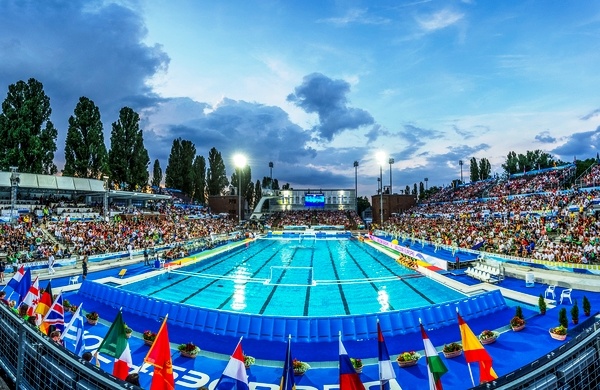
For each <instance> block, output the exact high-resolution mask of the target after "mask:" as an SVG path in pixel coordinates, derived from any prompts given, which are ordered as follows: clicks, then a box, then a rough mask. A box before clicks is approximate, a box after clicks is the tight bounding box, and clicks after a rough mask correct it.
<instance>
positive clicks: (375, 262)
mask: <svg viewBox="0 0 600 390" xmlns="http://www.w3.org/2000/svg"><path fill="white" fill-rule="evenodd" d="M123 289H124V290H127V291H131V292H135V293H137V294H141V295H144V296H147V297H150V298H157V299H162V300H167V301H171V302H176V303H184V304H188V305H192V306H196V307H202V308H208V309H217V310H220V311H229V312H236V313H247V314H259V315H276V316H288V317H331V316H343V315H357V314H370V313H382V312H390V311H397V310H407V309H411V308H417V307H425V306H430V305H434V304H439V303H443V302H447V301H452V300H456V299H461V298H464V297H465V296H464V295H463V294H461V293H459V292H457V291H455V290H452V289H449V288H447V287H445V286H443V285H441V284H439V283H436V282H434V281H432V280H430V279H428V278H425V277H423V276H422V275H421V274H419V273H417V272H415V271H413V270H411V269H409V268H406V267H404V266H402V265H400V264H398V263H396V261H395V260H394V259H392V258H390V257H388V256H386V255H384V254H382V253H381V252H379V251H377V250H376V249H374V248H372V247H371V246H369V245H367V244H364V243H361V242H358V241H357V240H354V239H327V240H320V239H313V240H310V239H309V240H300V239H259V240H256V241H253V242H248V243H247V244H246V245H245V246H240V247H238V248H236V249H232V250H230V251H228V252H226V253H222V254H219V255H216V256H214V257H211V258H209V259H206V260H202V261H200V262H197V263H195V264H192V265H189V266H186V267H182V268H180V269H178V270H174V271H172V272H169V273H168V274H162V275H158V276H155V277H152V278H149V279H145V280H143V281H140V282H136V283H132V284H128V285H126V286H123Z"/></svg>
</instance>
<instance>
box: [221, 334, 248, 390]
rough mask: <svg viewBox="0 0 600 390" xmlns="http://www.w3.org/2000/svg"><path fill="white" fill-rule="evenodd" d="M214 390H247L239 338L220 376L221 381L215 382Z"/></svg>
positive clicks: (246, 377)
mask: <svg viewBox="0 0 600 390" xmlns="http://www.w3.org/2000/svg"><path fill="white" fill-rule="evenodd" d="M215 390H248V374H246V367H245V366H244V352H243V351H242V339H241V338H240V341H239V342H238V344H237V346H236V347H235V351H233V355H231V359H229V363H227V366H226V367H225V370H224V371H223V375H221V379H219V382H217V384H216V386H215Z"/></svg>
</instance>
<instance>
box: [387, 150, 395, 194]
mask: <svg viewBox="0 0 600 390" xmlns="http://www.w3.org/2000/svg"><path fill="white" fill-rule="evenodd" d="M388 162H389V163H390V195H391V194H393V193H394V191H392V164H393V163H395V162H396V161H394V159H393V158H392V157H390V159H389V161H388Z"/></svg>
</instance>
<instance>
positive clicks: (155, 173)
mask: <svg viewBox="0 0 600 390" xmlns="http://www.w3.org/2000/svg"><path fill="white" fill-rule="evenodd" d="M161 181H162V169H161V167H160V161H158V159H156V160H154V166H153V167H152V187H160V182H161Z"/></svg>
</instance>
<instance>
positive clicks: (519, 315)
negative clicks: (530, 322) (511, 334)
mask: <svg viewBox="0 0 600 390" xmlns="http://www.w3.org/2000/svg"><path fill="white" fill-rule="evenodd" d="M510 327H511V328H512V330H513V331H515V332H519V331H521V330H523V328H525V319H524V318H523V309H521V306H517V307H516V309H515V316H514V317H513V318H512V319H511V320H510Z"/></svg>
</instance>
